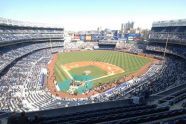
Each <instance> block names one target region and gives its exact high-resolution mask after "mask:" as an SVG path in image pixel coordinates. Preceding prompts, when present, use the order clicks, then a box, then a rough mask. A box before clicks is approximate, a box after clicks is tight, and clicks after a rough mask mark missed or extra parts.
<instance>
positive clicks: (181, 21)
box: [152, 19, 186, 27]
mask: <svg viewBox="0 0 186 124" xmlns="http://www.w3.org/2000/svg"><path fill="white" fill-rule="evenodd" d="M173 26H186V19H179V20H169V21H158V22H153V23H152V27H173Z"/></svg>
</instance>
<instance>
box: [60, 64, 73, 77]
mask: <svg viewBox="0 0 186 124" xmlns="http://www.w3.org/2000/svg"><path fill="white" fill-rule="evenodd" d="M61 68H62V69H63V70H64V71H65V72H66V74H67V75H68V77H69V78H70V79H71V80H73V79H74V78H73V77H72V75H71V74H70V73H69V72H68V70H67V69H66V68H65V67H64V66H63V65H61Z"/></svg>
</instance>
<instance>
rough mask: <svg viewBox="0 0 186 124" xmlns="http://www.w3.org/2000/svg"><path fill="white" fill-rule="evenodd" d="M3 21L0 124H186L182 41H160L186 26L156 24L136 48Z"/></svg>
mask: <svg viewBox="0 0 186 124" xmlns="http://www.w3.org/2000/svg"><path fill="white" fill-rule="evenodd" d="M0 20H1V21H0V38H1V39H0V96H1V97H0V121H1V123H5V124H6V123H8V124H12V123H13V124H20V123H22V120H23V118H24V119H25V120H24V121H25V123H31V124H32V123H33V124H37V123H41V124H59V123H68V124H69V123H73V124H76V123H78V124H83V123H86V124H93V123H103V124H104V123H125V124H136V123H156V124H158V123H166V124H169V123H181V122H182V123H185V122H186V109H185V107H186V99H185V98H186V94H185V91H186V58H185V57H186V49H185V48H186V47H185V41H184V39H183V37H181V38H182V40H181V41H180V39H178V38H177V37H168V38H165V37H166V36H167V35H164V34H166V33H164V32H167V30H169V28H167V27H166V26H168V27H171V26H174V28H172V27H171V28H170V29H171V31H172V33H171V34H178V33H179V31H180V32H183V30H182V29H184V28H182V26H183V27H184V26H185V25H184V23H181V24H179V23H175V24H174V25H173V24H172V23H171V24H169V22H160V23H161V24H162V23H163V24H164V26H162V25H161V24H159V22H158V23H157V24H156V23H154V24H153V26H152V30H151V35H150V39H149V42H148V44H143V43H142V44H133V43H124V42H117V41H115V40H113V41H112V42H111V41H110V42H109V41H105V40H102V41H100V42H83V41H80V42H64V41H63V39H64V38H63V37H64V36H63V28H60V27H54V26H50V27H46V26H44V25H38V24H37V25H36V24H31V23H23V22H19V21H12V20H7V19H0ZM170 22H171V21H170ZM173 22H175V21H173ZM181 22H184V21H181ZM176 26H178V28H177V27H176ZM161 28H162V29H161ZM159 29H160V30H159ZM178 29H179V30H178ZM156 34H158V35H159V34H160V36H161V37H158V38H157V37H156ZM169 36H172V35H169ZM167 39H168V41H167ZM169 41H170V42H169ZM167 42H168V43H167ZM165 47H166V48H165ZM163 53H166V54H165V55H164V54H163ZM25 112H26V113H25ZM25 114H26V115H25Z"/></svg>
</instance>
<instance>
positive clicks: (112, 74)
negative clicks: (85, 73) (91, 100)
mask: <svg viewBox="0 0 186 124" xmlns="http://www.w3.org/2000/svg"><path fill="white" fill-rule="evenodd" d="M123 72H124V71H123ZM123 72H121V73H123ZM117 74H120V73H117ZM113 75H116V74H113V73H112V74H108V75H105V76H101V77H98V78H94V79H92V80H88V81H85V82H89V81H94V80H98V79H101V78H105V77H110V76H113Z"/></svg>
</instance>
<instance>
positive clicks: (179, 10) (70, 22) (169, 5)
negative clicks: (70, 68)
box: [0, 0, 186, 31]
mask: <svg viewBox="0 0 186 124" xmlns="http://www.w3.org/2000/svg"><path fill="white" fill-rule="evenodd" d="M0 3H1V4H0V17H3V18H9V19H14V20H20V21H30V22H38V23H52V24H58V25H63V26H64V28H65V30H72V31H79V30H96V29H97V27H102V29H104V28H109V29H120V28H121V24H122V23H126V22H128V21H133V22H134V27H135V28H136V27H140V28H148V29H150V27H151V25H152V22H153V21H159V20H171V19H185V18H186V13H185V11H186V8H185V6H184V5H186V1H184V0H177V1H170V0H164V1H161V0H156V1H149V0H140V1H138V0H94V1H87V0H77V1H76V0H68V1H65V0H61V1H58V0H52V1H46V0H39V1H38V0H37V1H36V0H32V1H24V0H11V1H6V0H0Z"/></svg>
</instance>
